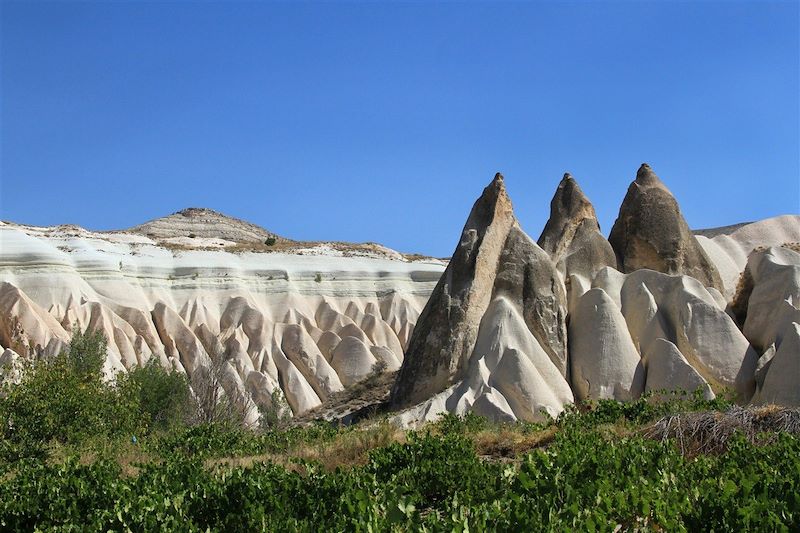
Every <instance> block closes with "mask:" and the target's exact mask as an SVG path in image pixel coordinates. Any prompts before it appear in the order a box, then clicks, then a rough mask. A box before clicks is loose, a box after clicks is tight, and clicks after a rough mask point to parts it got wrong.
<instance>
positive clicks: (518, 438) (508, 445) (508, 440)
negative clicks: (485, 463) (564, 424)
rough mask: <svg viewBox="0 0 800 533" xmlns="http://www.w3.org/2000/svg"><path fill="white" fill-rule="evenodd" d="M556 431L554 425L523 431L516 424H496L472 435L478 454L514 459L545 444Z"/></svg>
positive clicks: (493, 457) (550, 440) (549, 441)
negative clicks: (538, 429) (537, 429)
mask: <svg viewBox="0 0 800 533" xmlns="http://www.w3.org/2000/svg"><path fill="white" fill-rule="evenodd" d="M556 433H558V428H557V427H556V426H549V427H547V428H545V429H542V430H540V431H534V432H525V431H521V429H520V427H517V426H512V425H509V426H496V427H491V428H489V429H485V430H482V431H479V432H478V433H476V434H475V435H474V436H472V439H473V441H474V442H475V450H476V452H477V453H478V455H480V456H482V457H486V458H489V459H514V458H517V457H519V456H520V455H523V454H525V453H527V452H529V451H531V450H533V449H535V448H540V447H542V446H547V445H548V444H550V443H551V442H552V441H553V439H555V437H556Z"/></svg>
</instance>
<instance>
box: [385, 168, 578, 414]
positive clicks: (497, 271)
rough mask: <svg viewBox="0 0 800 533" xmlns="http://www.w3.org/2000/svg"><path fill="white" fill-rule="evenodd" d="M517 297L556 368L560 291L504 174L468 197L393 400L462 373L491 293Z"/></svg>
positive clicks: (419, 394) (560, 343) (407, 398)
mask: <svg viewBox="0 0 800 533" xmlns="http://www.w3.org/2000/svg"><path fill="white" fill-rule="evenodd" d="M496 294H497V295H502V296H507V297H508V298H510V300H511V301H512V303H513V304H514V305H516V306H517V307H518V308H519V309H520V311H521V312H522V314H523V316H524V317H525V322H526V325H527V327H528V329H530V331H531V333H533V335H534V336H535V337H536V339H537V341H538V342H539V343H540V344H541V346H542V347H543V349H544V350H545V351H546V353H547V354H548V357H550V359H551V360H553V362H554V364H556V366H558V369H559V371H560V372H561V373H562V375H565V374H566V327H565V317H566V296H565V294H564V288H563V284H562V283H561V280H560V278H559V276H558V273H557V272H556V269H555V265H554V264H553V263H552V261H551V260H550V258H549V256H548V255H547V254H546V253H545V252H544V251H542V250H541V249H540V248H539V247H538V246H537V245H536V243H534V242H533V241H532V240H530V238H529V237H528V236H527V235H525V233H524V232H522V230H521V229H519V224H518V222H517V220H516V218H515V217H514V213H513V208H512V205H511V200H510V199H509V198H508V194H507V193H506V189H505V185H504V182H503V177H502V176H501V175H500V174H497V175H496V176H495V178H494V180H492V182H491V183H490V184H489V186H488V187H486V188H485V189H484V191H483V194H482V195H481V197H480V198H478V200H477V201H476V202H475V205H474V206H473V208H472V211H471V212H470V215H469V218H468V219H467V223H466V225H465V226H464V230H463V231H462V233H461V240H460V242H459V244H458V246H457V247H456V250H455V253H454V254H453V257H452V259H451V260H450V263H449V264H448V266H447V269H446V270H445V272H444V274H443V275H442V277H441V279H440V280H439V283H438V284H437V286H436V288H435V289H434V291H433V293H432V295H431V297H430V299H429V300H428V303H427V305H426V306H425V309H424V310H423V311H422V314H421V315H420V317H419V320H418V321H417V324H416V326H415V328H414V332H413V334H412V336H411V339H410V340H409V345H408V349H407V350H406V354H405V359H404V361H403V366H402V367H401V369H400V372H399V374H398V378H397V381H396V383H395V386H394V388H393V390H392V404H393V405H394V406H395V407H405V406H408V405H413V404H416V403H419V402H421V401H423V400H426V399H428V398H430V397H431V396H433V395H434V394H436V393H439V392H441V391H442V390H444V389H446V388H447V387H448V386H450V385H452V384H453V383H455V382H456V381H457V380H459V379H461V378H463V377H464V373H465V371H466V369H467V367H468V363H469V359H470V356H471V355H472V353H473V349H474V347H475V342H476V339H477V336H478V330H479V327H480V324H481V320H482V319H483V317H484V314H485V313H486V310H487V308H488V307H489V304H490V302H491V301H492V299H493V297H494V296H495V295H496Z"/></svg>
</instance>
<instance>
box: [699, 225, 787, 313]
mask: <svg viewBox="0 0 800 533" xmlns="http://www.w3.org/2000/svg"><path fill="white" fill-rule="evenodd" d="M695 237H696V238H697V241H698V242H699V243H700V245H701V246H702V247H703V249H704V250H705V252H706V254H707V255H708V257H709V258H711V260H712V262H713V263H714V264H715V265H716V267H717V270H719V273H720V276H721V277H722V283H723V285H724V286H725V290H724V291H723V294H724V295H725V297H726V298H727V299H728V300H730V299H732V298H733V296H734V294H735V292H736V288H737V285H738V282H739V275H740V274H741V272H742V271H743V270H744V269H745V266H746V265H747V258H748V257H749V256H750V254H751V253H752V252H753V250H755V249H756V248H760V249H763V248H766V247H770V246H781V245H782V244H786V243H800V216H798V215H783V216H779V217H773V218H768V219H766V220H760V221H758V222H750V223H748V224H736V225H734V226H727V227H725V228H713V229H708V230H698V231H695Z"/></svg>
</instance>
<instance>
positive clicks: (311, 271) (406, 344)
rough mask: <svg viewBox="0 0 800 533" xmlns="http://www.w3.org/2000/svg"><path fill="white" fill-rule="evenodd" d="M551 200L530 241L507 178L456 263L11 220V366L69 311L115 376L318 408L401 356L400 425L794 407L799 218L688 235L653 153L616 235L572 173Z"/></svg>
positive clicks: (66, 323)
mask: <svg viewBox="0 0 800 533" xmlns="http://www.w3.org/2000/svg"><path fill="white" fill-rule="evenodd" d="M550 208H551V215H550V219H549V221H548V222H547V224H546V226H545V228H544V230H543V232H542V233H541V235H540V236H539V238H538V239H537V240H534V239H532V238H531V237H530V236H529V235H528V234H527V233H526V232H525V230H524V229H523V228H522V227H521V226H520V223H519V221H518V220H517V218H516V216H515V214H514V208H513V206H512V202H511V199H510V198H509V197H508V194H507V192H506V189H505V184H504V180H503V177H502V176H500V175H499V174H498V175H497V176H496V177H495V178H494V179H493V180H492V182H491V183H490V184H489V185H488V186H487V187H486V189H485V190H484V191H483V194H482V195H481V196H480V197H479V198H478V200H477V201H476V203H475V205H474V206H473V208H472V211H471V212H470V213H469V216H468V218H467V222H466V224H465V226H464V230H463V232H462V234H461V236H460V238H459V239H458V245H457V246H456V249H455V252H454V254H453V257H452V259H451V260H450V261H449V262H447V261H440V260H435V259H429V258H419V257H416V256H415V257H409V256H404V255H402V254H399V253H397V252H395V251H393V250H390V249H388V248H385V247H382V246H380V245H376V244H371V243H368V244H361V245H353V244H347V243H306V242H296V241H291V240H289V239H286V238H283V237H280V236H277V235H275V234H274V233H272V232H270V231H268V230H266V229H263V228H260V227H258V226H256V225H253V224H250V223H247V222H244V221H241V220H238V219H235V218H231V217H227V216H225V215H222V214H220V213H217V212H215V211H212V210H208V209H197V208H190V209H186V210H183V211H179V212H178V213H175V214H173V215H170V216H167V217H164V218H160V219H157V220H154V221H151V222H147V223H145V224H142V225H140V226H136V227H134V228H131V229H130V230H124V231H113V232H92V231H88V230H85V229H82V228H79V227H76V226H58V227H51V228H39V227H32V226H24V225H19V224H14V223H11V222H6V223H0V347H2V350H3V352H2V355H1V356H0V368H4V369H5V370H4V371H5V372H6V373H8V371H9V369H12V368H13V367H14V365H15V364H16V362H17V361H19V359H20V358H34V357H43V358H47V357H51V356H52V355H54V354H56V353H58V352H59V351H60V350H62V349H63V348H64V346H65V345H66V343H67V342H68V340H69V338H70V335H71V331H72V329H73V328H74V327H78V328H80V329H81V330H85V329H90V330H98V331H101V332H103V333H104V334H105V336H106V337H107V338H108V339H109V353H108V359H107V361H106V367H105V370H106V372H107V374H108V375H112V374H114V373H116V372H120V371H125V370H127V369H130V368H131V367H133V366H134V365H142V364H144V363H146V362H147V361H148V360H150V359H152V358H155V359H156V360H157V361H159V362H160V363H161V364H162V365H165V366H171V367H173V368H176V369H178V370H179V371H182V372H186V373H187V374H189V375H190V376H191V375H194V374H195V372H196V371H197V370H198V369H203V368H205V367H207V366H209V365H211V364H212V362H214V363H216V364H218V365H221V368H222V374H223V384H224V387H225V388H226V389H227V390H228V391H231V392H233V391H237V392H239V393H244V394H245V395H246V397H247V398H249V400H248V401H252V402H254V403H255V404H259V405H262V406H270V405H271V404H272V402H273V398H274V394H273V393H274V392H275V391H277V390H280V391H281V392H282V394H283V396H284V397H285V398H286V400H287V402H288V405H289V407H290V408H291V411H292V412H293V413H294V414H295V415H300V414H303V413H306V418H308V417H309V416H314V415H313V413H315V412H324V413H327V414H325V415H324V416H325V417H328V418H330V417H331V416H333V417H334V418H335V417H336V415H335V413H337V412H339V411H341V412H342V413H345V414H346V416H351V415H350V414H349V413H351V412H352V411H353V409H355V407H353V406H354V405H357V407H358V409H362V408H363V409H367V408H368V407H369V406H368V405H367V404H368V403H369V402H367V401H366V400H364V401H363V402H362V401H360V400H359V399H358V398H353V394H351V392H352V391H353V390H365V386H364V383H365V381H364V380H366V379H369V380H372V381H374V380H375V379H376V376H375V375H374V370H376V369H378V370H382V371H384V372H386V373H387V374H386V375H390V374H391V373H393V372H397V379H396V381H395V383H394V385H393V386H392V388H391V397H390V402H389V403H390V404H391V406H392V408H394V409H397V410H399V411H401V413H400V414H399V415H398V416H397V418H396V420H397V421H398V422H400V423H402V424H405V425H416V424H419V423H423V422H425V421H427V420H432V419H435V418H436V417H438V416H439V415H440V414H441V413H442V412H445V411H448V412H455V413H464V412H467V411H473V412H477V413H480V414H482V415H486V416H488V417H490V418H494V419H498V420H517V419H522V420H539V419H541V417H542V416H543V413H547V414H549V415H551V416H555V415H557V414H558V413H559V412H561V410H563V408H564V406H565V405H566V404H568V403H571V402H574V401H579V400H584V399H589V398H616V399H623V400H625V399H634V398H637V397H639V396H640V395H641V394H643V393H644V392H648V391H654V392H655V391H660V390H664V389H667V390H669V389H672V390H675V389H681V390H696V389H700V390H701V391H702V394H704V395H705V396H706V397H709V398H710V397H713V396H714V395H715V394H718V393H720V392H721V391H723V390H729V391H732V392H734V393H736V394H737V397H738V398H739V401H741V402H748V401H750V402H756V403H770V402H774V403H784V404H788V405H798V404H800V397H799V396H798V390H800V389H798V386H797V379H796V376H798V375H800V353H799V352H800V333H798V332H799V331H800V326H799V325H798V324H800V310H799V309H798V306H799V305H800V303H798V302H800V254H799V253H798V247H797V245H796V244H792V243H797V242H798V241H800V217H798V216H796V215H787V216H782V217H776V218H772V219H768V220H763V221H760V222H754V223H749V224H738V225H734V226H729V227H725V228H717V229H713V230H703V231H699V232H692V231H690V230H689V226H688V225H687V223H686V221H685V220H684V218H683V215H682V214H681V211H680V208H679V206H678V204H677V202H676V200H675V198H674V197H673V196H672V194H671V193H670V191H669V189H668V188H667V187H666V186H665V185H664V183H663V182H662V181H661V180H660V179H659V178H658V176H657V175H656V174H655V172H654V171H653V169H651V168H650V167H649V166H647V165H643V166H642V168H640V169H639V172H638V173H637V175H636V179H635V180H634V181H633V182H632V183H631V185H630V187H629V189H628V192H627V195H626V196H625V200H624V201H623V203H622V205H621V207H620V214H619V217H618V219H617V222H616V223H615V224H614V227H613V228H612V230H611V234H610V237H609V238H608V239H606V237H605V235H604V234H603V233H602V232H601V230H600V227H599V224H598V222H597V218H596V215H595V211H594V208H593V206H592V204H591V202H590V201H589V199H588V198H587V197H586V195H585V194H584V193H583V192H582V191H581V189H580V187H579V186H578V183H577V181H576V180H575V179H574V178H573V177H572V176H570V175H565V176H564V179H563V180H562V181H561V183H560V184H559V186H558V188H557V190H556V193H555V196H554V197H553V200H552V202H551V206H550ZM384 381H386V379H383V380H382V381H380V382H381V383H383V382H384ZM369 382H371V381H369ZM354 385H358V386H357V387H355V388H352V387H353V386H354ZM385 385H387V386H386V387H384V388H383V389H381V390H388V382H387V383H385ZM345 389H348V390H347V391H346V392H345ZM384 397H385V393H384V392H382V393H381V394H379V395H376V398H378V400H375V401H380V402H383V401H384ZM342 398H347V401H346V402H342V401H341V399H342ZM365 402H366V403H365ZM339 403H342V404H343V405H345V404H346V405H345V406H346V407H347V408H346V409H345V408H344V407H343V408H341V409H339V408H338V407H335V406H336V405H338V404H339ZM362 404H363V405H362ZM254 412H255V411H254ZM254 416H255V415H254ZM343 416H345V415H343Z"/></svg>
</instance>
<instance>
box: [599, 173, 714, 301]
mask: <svg viewBox="0 0 800 533" xmlns="http://www.w3.org/2000/svg"><path fill="white" fill-rule="evenodd" d="M608 241H609V242H610V243H611V246H612V247H613V248H614V252H615V253H616V255H617V263H618V265H619V268H620V270H622V271H623V272H633V271H634V270H638V269H640V268H649V269H651V270H656V271H658V272H664V273H666V274H686V275H689V276H692V277H693V278H695V279H697V280H699V281H700V282H702V283H703V285H705V286H706V287H714V288H716V289H717V290H719V291H723V290H724V287H723V285H722V279H721V278H720V275H719V272H718V271H717V268H716V267H715V266H714V264H713V263H712V262H711V260H710V259H709V257H708V256H707V255H706V253H705V251H704V250H703V248H702V247H701V246H700V244H699V243H698V242H697V239H696V238H695V237H694V235H693V234H692V232H691V231H690V230H689V226H688V225H687V224H686V220H684V218H683V215H682V214H681V210H680V208H679V207H678V202H677V201H675V198H674V197H673V196H672V193H670V192H669V190H668V189H667V188H666V187H665V186H664V184H663V183H662V182H661V180H660V179H659V178H658V176H657V175H656V173H655V172H653V169H652V168H650V166H649V165H648V164H647V163H644V164H642V166H641V167H640V168H639V171H638V172H637V173H636V179H635V180H634V181H633V183H631V185H630V187H628V193H627V194H626V195H625V199H624V200H623V202H622V206H620V209H619V216H618V217H617V220H616V222H615V223H614V227H613V228H612V229H611V235H609V237H608Z"/></svg>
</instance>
